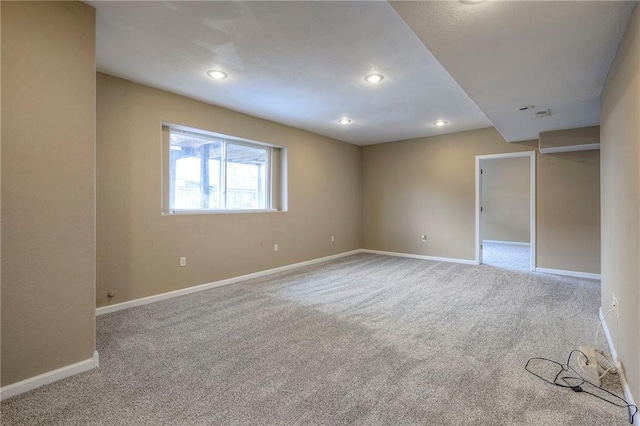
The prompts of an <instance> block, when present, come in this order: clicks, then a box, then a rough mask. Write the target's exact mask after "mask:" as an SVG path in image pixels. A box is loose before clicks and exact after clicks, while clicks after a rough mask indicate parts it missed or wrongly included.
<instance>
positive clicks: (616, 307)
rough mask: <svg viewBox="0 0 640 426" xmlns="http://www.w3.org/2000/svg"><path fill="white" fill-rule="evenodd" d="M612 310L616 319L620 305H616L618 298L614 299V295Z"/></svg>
mask: <svg viewBox="0 0 640 426" xmlns="http://www.w3.org/2000/svg"><path fill="white" fill-rule="evenodd" d="M612 303H613V309H615V310H616V317H617V316H618V310H619V309H620V305H619V304H618V298H617V297H616V294H615V293H613V302H612Z"/></svg>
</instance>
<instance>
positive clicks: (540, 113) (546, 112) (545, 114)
mask: <svg viewBox="0 0 640 426" xmlns="http://www.w3.org/2000/svg"><path fill="white" fill-rule="evenodd" d="M550 115H551V110H550V109H545V110H544V111H536V118H544V117H549V116H550Z"/></svg>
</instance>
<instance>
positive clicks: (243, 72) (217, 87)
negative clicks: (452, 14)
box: [90, 1, 491, 145]
mask: <svg viewBox="0 0 640 426" xmlns="http://www.w3.org/2000/svg"><path fill="white" fill-rule="evenodd" d="M90 4H91V5H93V6H95V7H96V9H97V62H98V64H97V65H98V70H99V71H101V72H104V73H107V74H111V75H115V76H119V77H123V78H126V79H129V80H132V81H136V82H139V83H143V84H147V85H149V86H153V87H157V88H161V89H165V90H169V91H171V92H175V93H179V94H182V95H186V96H189V97H192V98H195V99H199V100H202V101H205V102H209V103H212V104H216V105H220V106H224V107H227V108H230V109H233V110H236V111H241V112H244V113H247V114H251V115H254V116H257V117H261V118H266V119H268V120H273V121H276V122H279V123H284V124H288V125H290V126H294V127H298V128H302V129H306V130H310V131H312V132H315V133H319V134H321V135H325V136H329V137H332V138H336V139H339V140H342V141H345V142H351V143H354V144H358V145H364V144H371V143H378V142H387V141H395V140H400V139H408V138H414V137H421V136H430V135H435V134H439V133H445V132H455V131H461V130H468V129H475V128H481V127H488V126H490V125H491V123H490V122H489V121H488V120H487V119H486V117H485V116H484V114H482V112H481V111H480V110H479V109H478V108H477V107H476V106H475V105H474V104H473V102H471V101H470V100H469V98H468V97H467V96H466V95H465V93H464V92H463V91H462V90H461V89H460V87H459V86H458V85H457V83H456V82H455V81H454V80H453V79H452V78H451V76H449V74H448V73H447V72H446V71H445V70H444V69H443V68H442V66H441V65H440V64H439V63H438V62H437V61H436V60H435V58H434V57H433V55H431V53H430V52H429V51H428V50H427V49H426V48H425V47H424V45H423V44H422V42H420V40H418V38H417V37H416V36H415V34H414V33H413V32H412V31H411V30H410V29H409V28H408V27H407V26H406V24H405V23H404V22H403V21H402V19H400V18H399V17H398V15H397V14H396V13H395V11H394V10H393V8H392V7H391V6H390V5H389V4H388V3H387V2H241V1H238V2H217V1H214V2H90ZM211 69H222V70H224V71H226V72H228V73H229V78H227V79H226V80H212V79H211V78H210V77H208V76H207V74H206V72H207V70H211ZM372 72H380V73H382V74H384V76H385V79H384V80H383V82H382V83H380V84H377V85H371V84H369V83H366V82H365V81H364V76H365V75H367V74H369V73H372ZM342 117H348V118H350V119H351V120H352V123H351V124H349V125H346V126H345V125H341V124H339V123H338V120H339V119H340V118H342ZM167 119H170V117H167ZM438 119H443V120H446V121H448V122H449V124H448V125H447V126H444V127H442V128H440V127H436V126H434V125H433V123H434V122H435V121H436V120H438Z"/></svg>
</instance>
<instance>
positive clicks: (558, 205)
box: [362, 128, 600, 273]
mask: <svg viewBox="0 0 640 426" xmlns="http://www.w3.org/2000/svg"><path fill="white" fill-rule="evenodd" d="M537 144H538V141H529V142H524V143H520V144H516V143H507V142H505V141H504V139H503V138H502V137H501V136H500V135H499V134H498V132H497V131H496V130H495V129H493V128H488V129H481V130H472V131H468V132H461V133H454V134H449V135H442V136H436V137H431V138H422V139H414V140H409V141H402V142H393V143H387V144H378V145H369V146H365V147H363V156H362V159H363V163H362V166H363V188H364V192H363V247H364V248H367V249H374V250H385V251H394V252H401V253H412V254H420V255H427V256H441V257H451V258H458V259H469V260H472V259H473V258H474V256H475V248H474V244H475V157H476V156H477V155H487V154H499V153H507V152H514V151H531V150H534V149H536V147H537ZM597 155H598V154H597V151H594V152H582V153H581V152H578V153H568V154H561V155H560V156H545V155H537V183H536V185H537V193H536V200H537V201H536V202H537V206H538V210H537V240H536V243H537V266H538V267H541V268H553V269H563V270H570V271H580V272H590V273H598V272H600V216H599V206H598V200H599V189H600V188H599V184H598V183H597V176H598V169H597V168H596V167H594V164H593V161H596V160H595V158H597ZM585 176H587V177H588V178H585ZM594 177H595V178H594ZM568 192H570V194H568ZM567 196H569V197H570V198H569V199H566V198H565V197H567ZM421 234H426V235H427V240H428V241H427V243H425V244H423V243H421V242H420V235H421Z"/></svg>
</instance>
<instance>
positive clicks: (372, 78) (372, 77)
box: [364, 74, 384, 83]
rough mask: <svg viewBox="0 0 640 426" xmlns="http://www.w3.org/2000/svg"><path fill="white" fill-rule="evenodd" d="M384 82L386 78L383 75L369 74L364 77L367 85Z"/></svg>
mask: <svg viewBox="0 0 640 426" xmlns="http://www.w3.org/2000/svg"><path fill="white" fill-rule="evenodd" d="M382 80H384V76H383V75H382V74H369V75H367V76H365V77H364V81H366V82H367V83H380V82H381V81H382Z"/></svg>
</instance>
